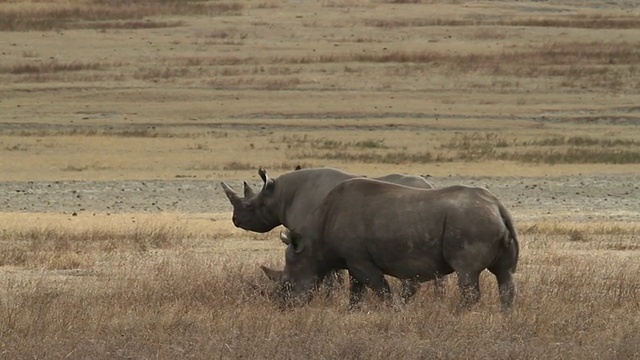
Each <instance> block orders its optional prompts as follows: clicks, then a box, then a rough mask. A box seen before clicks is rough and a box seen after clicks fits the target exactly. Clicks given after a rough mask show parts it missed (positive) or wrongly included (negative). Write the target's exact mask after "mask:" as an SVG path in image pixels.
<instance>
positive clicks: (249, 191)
mask: <svg viewBox="0 0 640 360" xmlns="http://www.w3.org/2000/svg"><path fill="white" fill-rule="evenodd" d="M242 187H243V188H244V197H245V198H252V197H254V196H256V193H255V192H254V191H253V189H252V188H251V185H249V184H248V183H247V182H246V181H243V182H242Z"/></svg>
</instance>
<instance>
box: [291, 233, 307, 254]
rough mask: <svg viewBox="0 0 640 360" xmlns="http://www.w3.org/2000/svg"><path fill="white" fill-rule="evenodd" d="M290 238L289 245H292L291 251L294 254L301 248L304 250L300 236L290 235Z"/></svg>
mask: <svg viewBox="0 0 640 360" xmlns="http://www.w3.org/2000/svg"><path fill="white" fill-rule="evenodd" d="M289 238H290V239H291V245H289V246H291V247H293V252H294V253H296V254H300V253H301V252H302V250H304V242H303V241H302V239H300V236H290V237H289Z"/></svg>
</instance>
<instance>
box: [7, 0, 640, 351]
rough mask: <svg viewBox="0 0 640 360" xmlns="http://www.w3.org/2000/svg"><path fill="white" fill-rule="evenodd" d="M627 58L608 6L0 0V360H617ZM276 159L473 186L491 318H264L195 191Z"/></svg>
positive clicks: (447, 301)
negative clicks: (509, 226)
mask: <svg viewBox="0 0 640 360" xmlns="http://www.w3.org/2000/svg"><path fill="white" fill-rule="evenodd" d="M639 49H640V7H639V6H638V4H636V3H635V2H634V1H630V0H613V1H607V2H604V1H595V0H580V1H578V0H576V1H559V0H549V1H545V2H540V1H510V0H504V1H497V0H496V1H466V0H448V1H446V0H445V1H438V0H422V1H421V0H344V1H333V0H319V1H304V0H300V1H275V0H247V1H235V0H229V1H214V0H209V1H204V0H194V1H172V0H143V1H137V2H134V3H131V2H126V1H103V0H82V1H76V2H68V1H62V0H45V1H34V0H0V51H1V53H2V57H0V194H2V196H1V197H0V204H2V205H3V208H2V209H0V223H1V224H2V226H1V227H0V230H1V233H0V358H7V359H9V358H11V359H22V358H38V359H48V358H51V359H54V358H55V359H59V358H67V359H86V358H92V359H102V358H104V359H112V358H136V359H143V358H159V359H173V358H206V359H210V358H220V359H239V358H265V359H266V358H269V359H285V358H286V359H298V358H309V357H312V358H321V359H365V358H366V359H372V358H376V359H377V358H391V357H395V358H407V359H423V358H435V359H459V358H469V357H471V356H473V357H475V358H483V359H484V358H497V359H513V358H518V359H529V358H530V359H540V358H544V359H547V358H554V359H556V358H563V359H577V358H580V359H603V358H606V359H613V358H619V359H621V358H634V357H638V356H639V355H640V345H639V344H640V337H639V336H638V334H639V333H640V316H639V315H638V314H639V312H638V309H639V308H640V236H639V234H640V225H639V222H638V220H640V205H639V204H640V193H639V190H638V184H639V183H640V103H639V102H638V99H639V97H638V96H639V94H640V81H639V79H640V67H639V66H640V50H639ZM296 165H301V166H303V167H336V168H340V169H343V170H346V171H348V172H352V173H358V174H366V175H368V176H376V175H382V174H385V173H390V172H399V173H408V174H419V175H424V176H428V178H429V180H430V181H432V182H433V183H434V184H435V185H436V186H447V185H450V184H455V183H463V184H468V185H479V186H487V187H488V188H489V189H490V190H491V191H492V192H494V193H495V194H496V195H497V196H498V197H499V198H500V199H501V200H502V201H503V203H504V204H505V205H506V206H507V207H508V208H509V209H510V210H511V211H512V213H513V215H514V217H515V221H516V226H517V229H518V231H519V234H520V236H519V237H520V243H521V249H522V250H521V258H520V264H519V267H518V273H517V274H516V278H515V279H516V282H517V284H518V288H519V294H518V297H517V299H516V303H515V310H514V312H513V313H512V314H510V315H508V316H505V315H502V314H501V313H500V312H499V311H498V308H499V306H498V301H497V290H496V284H495V279H493V277H492V276H490V275H489V274H484V275H483V277H482V279H481V280H482V291H483V295H482V300H481V302H480V304H478V305H477V306H475V307H474V308H473V309H472V310H471V311H469V312H466V313H462V314H456V313H455V311H454V309H455V304H456V302H457V300H458V296H459V294H458V292H457V289H456V287H455V275H453V276H450V277H449V281H448V283H447V289H446V295H445V297H444V298H443V299H437V298H436V297H435V295H434V294H433V289H432V287H431V286H430V284H425V285H424V286H422V287H421V289H420V291H419V293H418V294H417V295H416V298H415V299H414V300H413V301H412V302H410V303H409V304H407V305H406V306H404V307H388V306H384V305H383V304H381V303H380V302H379V301H378V299H376V298H375V297H374V296H370V297H367V299H366V301H365V306H364V309H363V310H362V311H356V312H349V311H348V310H347V307H346V303H347V289H346V288H345V289H341V291H339V293H338V294H336V295H334V296H332V297H329V298H326V297H324V296H323V295H322V294H321V295H319V296H317V297H316V298H315V299H314V300H313V301H312V302H311V304H309V305H308V306H306V307H304V308H301V309H296V310H293V311H289V312H281V311H279V310H277V309H276V308H275V307H274V306H273V305H272V304H271V302H270V301H269V299H268V298H267V297H266V296H264V293H265V291H267V292H268V289H269V285H270V284H269V282H268V280H267V279H266V278H265V277H264V275H263V274H262V273H261V271H260V269H259V265H268V266H272V267H282V266H283V262H284V256H283V255H284V248H283V245H282V244H281V243H280V242H279V240H278V231H279V228H277V229H274V230H273V231H271V232H269V233H266V234H254V233H249V232H245V231H241V230H239V229H236V228H235V227H234V226H233V224H232V223H231V221H230V211H231V206H230V205H229V204H228V202H227V199H226V198H225V197H224V193H223V192H222V190H221V189H220V187H219V182H220V181H229V182H230V183H231V184H232V185H233V186H234V187H235V188H236V189H237V190H240V184H241V181H243V180H247V181H249V182H250V183H251V184H252V185H253V186H255V187H259V186H260V181H259V178H258V177H257V169H258V168H259V167H264V168H266V169H267V171H268V172H269V174H270V176H274V177H275V176H278V175H280V174H282V173H285V172H289V171H292V170H293V168H294V167H295V166H296ZM393 285H394V289H397V282H394V283H393Z"/></svg>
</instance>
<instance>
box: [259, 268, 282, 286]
mask: <svg viewBox="0 0 640 360" xmlns="http://www.w3.org/2000/svg"><path fill="white" fill-rule="evenodd" d="M260 269H262V271H263V272H264V274H265V275H267V277H268V278H269V279H270V280H271V281H274V282H278V281H280V280H281V279H282V271H281V270H273V269H269V268H268V267H266V266H262V265H261V266H260Z"/></svg>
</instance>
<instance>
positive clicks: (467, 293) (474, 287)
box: [458, 271, 480, 310]
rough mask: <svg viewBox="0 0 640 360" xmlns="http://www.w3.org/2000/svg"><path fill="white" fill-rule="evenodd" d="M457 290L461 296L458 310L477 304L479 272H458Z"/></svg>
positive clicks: (478, 298)
mask: <svg viewBox="0 0 640 360" xmlns="http://www.w3.org/2000/svg"><path fill="white" fill-rule="evenodd" d="M458 288H459V289H460V293H461V295H462V297H461V299H460V303H459V304H458V310H464V309H468V308H469V307H470V306H471V305H473V304H475V303H477V302H478V301H479V300H480V272H478V271H476V272H458Z"/></svg>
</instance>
